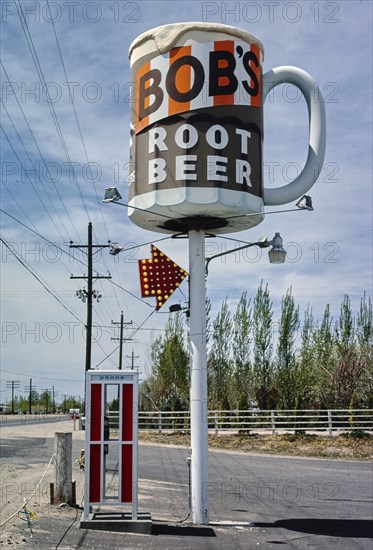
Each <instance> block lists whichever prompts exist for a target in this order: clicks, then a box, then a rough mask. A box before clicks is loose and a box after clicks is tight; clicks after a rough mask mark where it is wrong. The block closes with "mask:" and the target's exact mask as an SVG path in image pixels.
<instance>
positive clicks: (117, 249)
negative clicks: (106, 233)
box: [109, 243, 123, 256]
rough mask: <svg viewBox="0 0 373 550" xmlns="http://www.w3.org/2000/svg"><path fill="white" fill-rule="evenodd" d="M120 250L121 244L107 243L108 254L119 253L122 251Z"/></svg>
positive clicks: (114, 254) (121, 248)
mask: <svg viewBox="0 0 373 550" xmlns="http://www.w3.org/2000/svg"><path fill="white" fill-rule="evenodd" d="M122 250H123V246H121V245H120V244H118V243H110V245H109V254H111V255H112V256H116V255H117V254H119V252H122Z"/></svg>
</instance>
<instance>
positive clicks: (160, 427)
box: [158, 411, 162, 433]
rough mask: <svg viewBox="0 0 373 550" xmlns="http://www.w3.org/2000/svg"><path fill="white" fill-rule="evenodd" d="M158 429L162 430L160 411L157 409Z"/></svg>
mask: <svg viewBox="0 0 373 550" xmlns="http://www.w3.org/2000/svg"><path fill="white" fill-rule="evenodd" d="M158 431H159V433H161V431H162V412H161V411H158Z"/></svg>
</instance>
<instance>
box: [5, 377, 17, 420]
mask: <svg viewBox="0 0 373 550" xmlns="http://www.w3.org/2000/svg"><path fill="white" fill-rule="evenodd" d="M6 389H7V390H8V389H11V390H12V414H14V390H15V389H16V390H19V380H8V381H7V383H6Z"/></svg>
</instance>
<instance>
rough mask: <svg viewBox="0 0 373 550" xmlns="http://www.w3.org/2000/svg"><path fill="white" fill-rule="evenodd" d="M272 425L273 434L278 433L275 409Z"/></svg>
mask: <svg viewBox="0 0 373 550" xmlns="http://www.w3.org/2000/svg"><path fill="white" fill-rule="evenodd" d="M271 426H272V435H276V416H275V411H271Z"/></svg>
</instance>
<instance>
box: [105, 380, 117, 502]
mask: <svg viewBox="0 0 373 550" xmlns="http://www.w3.org/2000/svg"><path fill="white" fill-rule="evenodd" d="M119 406H120V386H119V384H105V385H104V440H105V443H104V472H103V473H104V500H105V501H107V500H108V501H118V500H119V441H118V439H119ZM106 442H108V443H106Z"/></svg>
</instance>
